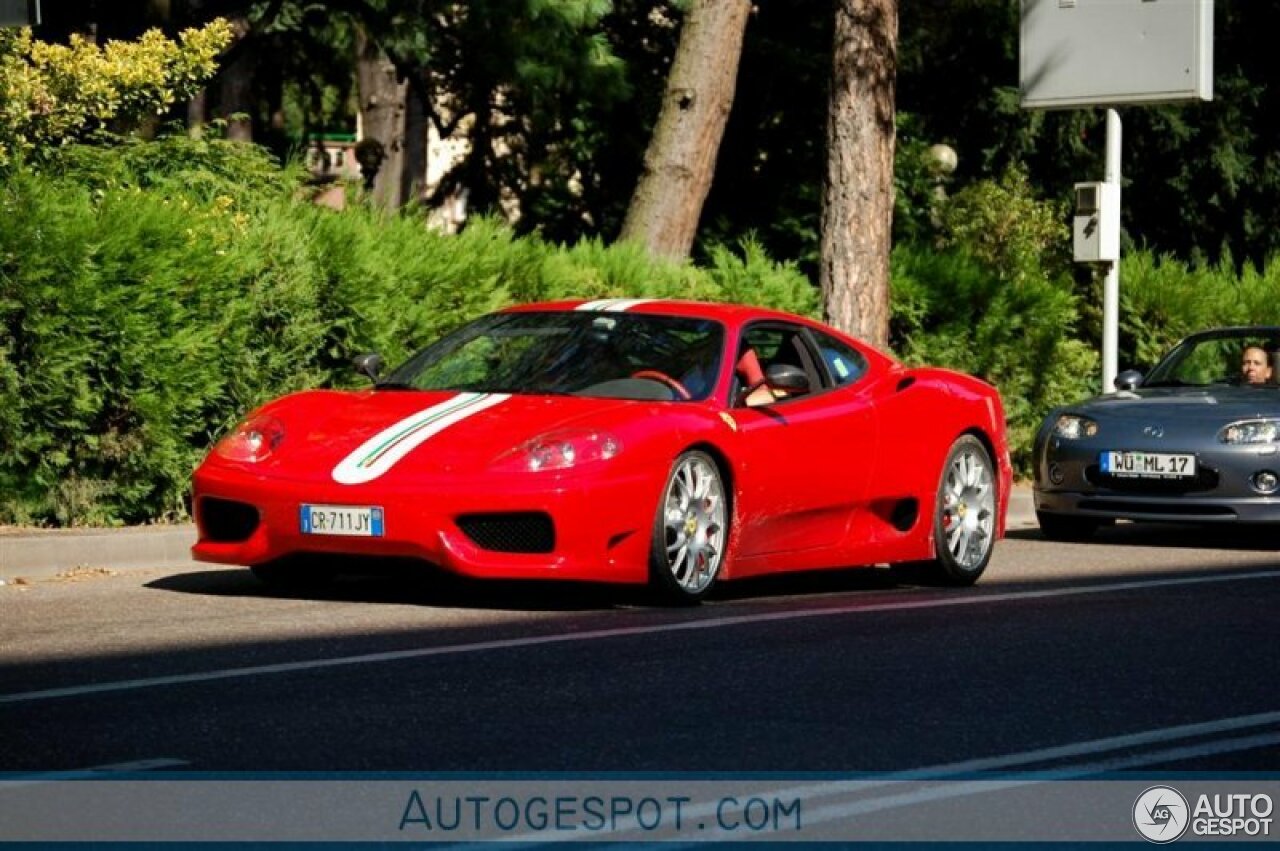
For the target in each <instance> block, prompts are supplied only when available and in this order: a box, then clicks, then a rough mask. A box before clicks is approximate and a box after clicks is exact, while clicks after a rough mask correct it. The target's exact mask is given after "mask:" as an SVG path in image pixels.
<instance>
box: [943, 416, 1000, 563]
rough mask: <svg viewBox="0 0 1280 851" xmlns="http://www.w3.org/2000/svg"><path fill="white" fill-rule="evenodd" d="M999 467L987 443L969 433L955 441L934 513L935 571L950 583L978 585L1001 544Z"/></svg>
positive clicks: (948, 458)
mask: <svg viewBox="0 0 1280 851" xmlns="http://www.w3.org/2000/svg"><path fill="white" fill-rule="evenodd" d="M997 488H998V486H997V484H996V469H995V465H994V464H993V463H992V461H991V454H990V453H989V452H987V448H986V447H985V446H983V445H982V441H980V440H978V439H977V438H976V437H974V436H973V435H968V434H966V435H964V436H963V437H961V438H960V439H959V440H957V441H956V442H955V443H953V444H952V445H951V451H950V452H949V453H947V461H946V463H945V464H944V465H943V467H942V480H941V481H940V482H939V484H938V496H937V500H936V502H935V505H934V512H933V542H934V550H935V553H936V555H935V556H934V562H933V565H934V574H935V576H936V577H937V578H938V579H939V580H941V581H943V582H945V583H947V584H948V585H972V584H973V583H974V582H976V581H977V580H978V577H979V576H981V575H982V572H983V571H984V570H986V569H987V563H988V562H990V561H991V552H992V550H993V549H994V548H995V542H996V506H997V505H998V504H999V500H998V497H999V494H998V493H997Z"/></svg>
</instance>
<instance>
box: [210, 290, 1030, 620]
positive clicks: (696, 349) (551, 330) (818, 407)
mask: <svg viewBox="0 0 1280 851" xmlns="http://www.w3.org/2000/svg"><path fill="white" fill-rule="evenodd" d="M357 366H358V367H359V368H360V369H361V371H363V372H365V373H367V374H368V375H370V377H372V378H374V379H375V381H374V384H373V385H372V386H371V387H369V388H368V389H364V390H358V391H337V390H314V391H309V392H303V393H297V394H293V395H290V396H286V397H284V398H281V399H278V400H276V401H273V402H270V403H268V404H266V405H264V406H262V407H261V408H259V409H258V410H257V411H255V412H253V413H252V414H251V415H250V416H249V417H248V418H247V419H246V420H245V421H244V422H243V423H242V424H240V425H239V426H238V427H237V428H235V429H234V430H233V431H232V432H231V433H230V434H229V435H227V436H226V437H224V438H223V439H222V440H221V441H220V442H219V443H218V444H217V445H216V446H215V447H214V449H213V450H212V451H211V452H210V453H209V455H208V457H207V458H206V459H205V460H204V462H203V463H202V464H201V465H200V467H199V469H198V470H197V471H196V473H195V481H194V512H195V517H196V521H197V525H198V527H199V540H198V541H197V543H196V545H195V547H194V548H193V553H194V555H195V557H196V558H197V559H201V560H204V561H212V562H220V563H227V564H241V565H248V566H250V567H251V568H252V569H253V570H254V572H255V573H256V574H257V575H258V576H259V577H261V578H262V579H263V580H264V581H267V582H268V583H276V582H279V583H284V582H298V581H304V580H306V579H308V578H309V577H310V578H314V577H316V576H318V575H320V573H321V572H322V571H323V570H325V569H329V568H328V567H327V566H328V565H330V564H331V563H332V562H333V561H334V559H332V558H328V557H330V556H336V557H339V561H340V562H341V563H344V564H347V565H349V566H350V567H351V568H352V569H353V570H357V569H358V568H359V564H360V561H361V559H363V558H368V557H374V558H387V557H391V558H397V559H406V558H407V559H416V560H418V561H419V562H426V563H429V564H431V565H434V566H436V567H437V568H443V569H444V570H446V571H452V572H454V573H457V574H462V575H465V576H468V577H479V578H495V579H496V578H501V579H573V580H588V581H594V582H614V583H652V584H653V586H654V587H655V589H656V590H658V591H659V592H661V593H662V594H663V595H665V596H666V597H667V598H668V599H670V600H673V601H677V602H680V601H684V602H688V601H693V600H697V599H699V598H701V597H702V596H704V595H705V594H706V593H707V592H708V591H709V590H710V589H711V587H712V586H713V585H714V584H715V583H716V582H717V580H731V579H737V578H742V577H747V576H753V575H759V574H765V573H773V572H779V571H794V570H809V569H815V568H826V567H843V566H856V565H875V564H880V563H893V562H906V561H921V562H930V563H931V565H932V568H933V570H934V571H935V572H936V575H937V578H938V579H939V580H941V581H944V582H949V583H952V584H959V585H965V584H970V583H972V582H973V581H975V580H976V579H977V578H978V576H979V575H980V574H981V573H982V572H983V570H984V569H985V568H986V566H987V563H988V561H989V560H990V558H991V553H992V548H993V546H994V544H995V541H996V540H997V539H998V538H1000V537H1001V536H1002V535H1003V533H1004V517H1005V510H1006V507H1007V504H1008V494H1009V483H1010V478H1011V471H1010V466H1009V454H1008V447H1007V444H1006V437H1005V426H1004V412H1003V408H1002V406H1001V402H1000V398H999V395H998V394H997V392H996V390H995V389H994V388H993V387H991V386H990V385H988V384H986V383H984V382H982V381H979V380H978V379H976V378H972V377H969V376H966V375H961V374H958V373H955V372H949V371H946V370H942V369H934V368H908V367H905V366H903V365H902V364H900V363H898V362H897V361H896V360H894V359H893V358H891V357H889V356H887V355H885V354H882V353H881V352H879V351H876V350H875V349H872V348H870V347H868V346H867V345H865V344H863V343H861V342H859V341H857V340H853V339H850V338H848V337H845V336H843V335H841V334H840V333H838V332H836V331H834V330H832V329H831V328H828V327H825V326H823V325H821V324H819V323H816V322H813V321H810V320H808V319H804V318H801V317H797V316H791V315H788V314H784V313H778V312H773V311H769V310H763V309H757V308H749V307H742V306H733V305H712V304H700V303H695V302H683V301H660V300H641V299H604V300H597V301H587V302H560V303H553V304H537V305H524V306H519V307H513V308H510V309H508V310H503V311H501V312H498V313H494V314H490V315H487V316H483V317H481V318H480V319H477V320H475V321H473V322H471V323H469V324H467V325H465V326H463V327H462V328H460V329H458V330H457V331H455V332H453V333H452V334H449V335H448V336H446V337H444V338H443V339H441V340H439V341H438V342H436V343H435V344H433V345H431V346H428V347H427V348H425V349H423V350H422V351H420V352H418V353H417V354H416V355H414V356H412V357H411V358H409V360H408V361H406V362H405V363H404V364H402V365H400V366H399V367H398V368H396V369H395V370H393V371H391V372H390V373H388V374H387V375H385V376H381V377H380V376H379V373H380V366H381V364H380V359H379V358H378V357H377V356H375V355H366V356H363V357H362V358H360V359H358V360H357ZM322 565H323V566H325V567H322Z"/></svg>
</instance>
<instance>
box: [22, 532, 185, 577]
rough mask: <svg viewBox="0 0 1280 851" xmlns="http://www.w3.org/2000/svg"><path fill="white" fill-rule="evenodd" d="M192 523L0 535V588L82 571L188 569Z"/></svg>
mask: <svg viewBox="0 0 1280 851" xmlns="http://www.w3.org/2000/svg"><path fill="white" fill-rule="evenodd" d="M195 542H196V527H195V526H194V525H193V524H189V523H188V524H182V525H177V526H138V527H131V528H126V529H94V530H82V529H73V530H33V531H30V532H25V531H16V532H13V533H9V532H0V584H11V583H13V582H14V581H15V580H17V579H19V578H21V579H49V578H52V577H55V576H58V575H59V574H63V573H67V572H70V571H74V570H77V569H83V568H91V569H92V568H103V569H107V570H136V569H139V568H156V567H191V566H194V565H195V564H196V562H194V561H192V559H191V546H192V545H193V544H195Z"/></svg>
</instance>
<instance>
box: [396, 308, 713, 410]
mask: <svg viewBox="0 0 1280 851" xmlns="http://www.w3.org/2000/svg"><path fill="white" fill-rule="evenodd" d="M723 343H724V329H723V327H722V326H721V325H720V323H718V322H713V321H711V320H707V319H692V318H684V317H676V316H653V315H646V314H632V313H600V312H593V311H563V312H537V313H496V314H491V315H489V316H485V317H482V318H480V319H477V320H476V321H475V322H472V323H470V324H469V325H466V326H463V327H462V328H460V329H459V330H457V331H455V332H454V333H452V334H450V335H449V336H447V337H445V338H444V339H442V340H440V341H439V342H437V343H435V344H433V345H431V346H428V347H427V348H426V349H423V350H422V351H421V352H419V353H418V354H416V355H414V356H413V357H412V358H410V359H409V360H408V361H407V362H406V363H404V364H403V365H402V366H400V367H399V368H397V369H396V370H395V371H394V372H392V373H391V374H390V375H388V376H387V378H386V380H385V381H383V382H381V383H380V384H379V387H385V388H388V389H395V388H410V389H416V390H459V391H473V392H480V393H530V394H543V393H545V394H572V395H575V396H592V397H600V398H614V399H649V400H659V401H661V400H671V401H683V400H698V399H705V398H706V397H707V396H709V395H710V394H711V391H712V389H713V388H714V387H715V381H716V376H717V374H718V373H719V368H720V356H721V350H722V349H723V348H724V345H723Z"/></svg>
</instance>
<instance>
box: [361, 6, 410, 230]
mask: <svg viewBox="0 0 1280 851" xmlns="http://www.w3.org/2000/svg"><path fill="white" fill-rule="evenodd" d="M356 87H357V90H358V91H359V93H360V126H361V132H362V134H363V136H364V138H365V139H373V140H376V141H377V142H378V143H379V144H380V145H382V153H383V157H384V159H383V160H382V163H381V165H380V166H379V167H378V173H377V176H376V177H375V179H374V183H373V199H374V201H375V202H376V203H378V204H379V205H381V206H382V207H385V208H386V209H388V210H395V209H398V208H399V207H400V205H402V204H403V203H404V201H405V198H404V195H403V188H404V187H403V176H404V164H405V156H404V132H405V111H406V102H405V98H406V95H407V93H408V88H409V87H408V83H407V81H403V80H399V79H397V74H396V68H395V66H394V65H393V64H392V63H391V60H390V59H388V58H387V55H386V53H384V52H383V50H382V48H380V47H379V46H378V44H377V42H375V41H374V40H373V39H371V38H369V36H368V35H367V34H366V33H365V32H364V30H363V29H361V28H359V27H357V28H356Z"/></svg>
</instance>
